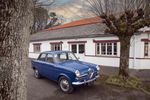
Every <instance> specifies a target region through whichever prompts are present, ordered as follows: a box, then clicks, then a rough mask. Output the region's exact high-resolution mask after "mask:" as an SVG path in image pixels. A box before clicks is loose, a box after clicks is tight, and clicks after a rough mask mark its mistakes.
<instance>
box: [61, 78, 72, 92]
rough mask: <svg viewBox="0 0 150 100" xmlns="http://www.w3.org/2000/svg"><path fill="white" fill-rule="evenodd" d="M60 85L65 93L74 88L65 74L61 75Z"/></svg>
mask: <svg viewBox="0 0 150 100" xmlns="http://www.w3.org/2000/svg"><path fill="white" fill-rule="evenodd" d="M59 87H60V89H61V90H62V91H63V92H64V93H72V92H73V90H74V88H73V86H72V84H71V83H70V82H69V80H68V79H67V78H66V77H64V76H62V77H60V79H59Z"/></svg>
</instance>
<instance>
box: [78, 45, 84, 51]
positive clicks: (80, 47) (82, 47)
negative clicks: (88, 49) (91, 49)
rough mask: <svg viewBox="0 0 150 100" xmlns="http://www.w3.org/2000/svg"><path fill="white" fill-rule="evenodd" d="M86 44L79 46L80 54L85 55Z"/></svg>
mask: <svg viewBox="0 0 150 100" xmlns="http://www.w3.org/2000/svg"><path fill="white" fill-rule="evenodd" d="M84 49H85V47H84V44H79V53H84Z"/></svg>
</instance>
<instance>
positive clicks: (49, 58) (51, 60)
mask: <svg viewBox="0 0 150 100" xmlns="http://www.w3.org/2000/svg"><path fill="white" fill-rule="evenodd" d="M47 62H50V63H53V62H54V61H53V55H52V54H48V55H47Z"/></svg>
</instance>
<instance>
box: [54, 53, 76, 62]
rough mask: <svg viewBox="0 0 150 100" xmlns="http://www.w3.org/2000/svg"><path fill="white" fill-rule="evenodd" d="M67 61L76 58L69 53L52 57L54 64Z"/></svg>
mask: <svg viewBox="0 0 150 100" xmlns="http://www.w3.org/2000/svg"><path fill="white" fill-rule="evenodd" d="M68 60H77V58H76V56H75V55H74V54H73V53H71V52H69V53H67V52H66V53H60V54H55V55H54V62H64V61H68Z"/></svg>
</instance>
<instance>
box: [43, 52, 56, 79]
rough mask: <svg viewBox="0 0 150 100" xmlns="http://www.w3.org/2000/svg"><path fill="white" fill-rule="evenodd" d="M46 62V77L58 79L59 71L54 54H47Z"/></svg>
mask: <svg viewBox="0 0 150 100" xmlns="http://www.w3.org/2000/svg"><path fill="white" fill-rule="evenodd" d="M45 64H46V65H45V69H44V70H45V72H46V77H47V78H48V79H51V80H56V76H57V73H58V71H57V67H56V65H55V63H54V59H53V54H47V57H46V63H45Z"/></svg>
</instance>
